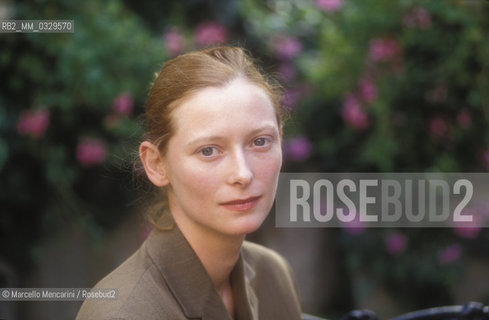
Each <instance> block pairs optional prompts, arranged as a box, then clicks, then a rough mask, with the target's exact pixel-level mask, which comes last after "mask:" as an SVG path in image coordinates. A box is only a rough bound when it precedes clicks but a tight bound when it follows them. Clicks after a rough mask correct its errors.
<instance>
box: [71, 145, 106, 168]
mask: <svg viewBox="0 0 489 320" xmlns="http://www.w3.org/2000/svg"><path fill="white" fill-rule="evenodd" d="M106 156H107V147H106V145H105V143H104V142H103V141H102V140H100V139H84V140H82V141H81V142H80V143H78V146H77V148H76V158H77V159H78V162H79V163H80V164H81V165H82V166H83V167H89V166H93V165H96V164H99V163H102V162H104V160H105V158H106Z"/></svg>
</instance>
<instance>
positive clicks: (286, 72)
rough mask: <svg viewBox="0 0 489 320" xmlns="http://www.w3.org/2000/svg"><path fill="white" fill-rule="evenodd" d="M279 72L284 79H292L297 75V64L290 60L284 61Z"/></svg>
mask: <svg viewBox="0 0 489 320" xmlns="http://www.w3.org/2000/svg"><path fill="white" fill-rule="evenodd" d="M278 73H279V74H280V77H281V78H282V79H283V80H284V81H291V80H292V79H294V77H295V75H296V73H297V72H296V70H295V66H294V65H293V64H292V63H290V62H284V63H282V64H280V66H279V67H278Z"/></svg>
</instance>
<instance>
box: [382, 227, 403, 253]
mask: <svg viewBox="0 0 489 320" xmlns="http://www.w3.org/2000/svg"><path fill="white" fill-rule="evenodd" d="M406 247H407V238H406V236H405V235H403V234H402V233H399V232H395V233H391V234H390V235H388V236H387V237H386V238H385V249H386V250H387V252H388V253H390V254H392V255H398V254H400V253H403V252H404V250H406Z"/></svg>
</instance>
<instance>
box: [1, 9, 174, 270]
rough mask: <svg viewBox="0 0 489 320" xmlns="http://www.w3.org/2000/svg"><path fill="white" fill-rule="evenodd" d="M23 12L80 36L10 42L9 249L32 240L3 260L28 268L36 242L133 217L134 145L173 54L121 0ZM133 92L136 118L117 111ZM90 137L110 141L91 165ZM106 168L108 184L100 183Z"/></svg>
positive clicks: (4, 96) (5, 61) (5, 212)
mask: <svg viewBox="0 0 489 320" xmlns="http://www.w3.org/2000/svg"><path fill="white" fill-rule="evenodd" d="M14 9H15V12H14V13H15V18H17V19H62V18H66V19H73V20H74V21H75V32H74V33H66V34H45V33H31V34H4V35H2V38H1V39H0V42H1V47H2V51H1V54H0V72H1V74H2V75H5V76H2V80H1V82H2V83H1V88H2V91H1V96H0V101H1V103H0V131H1V133H2V134H1V137H2V138H1V139H0V173H1V176H2V179H1V180H0V190H2V192H1V194H0V202H1V203H2V224H1V226H0V227H1V231H0V234H1V238H2V241H4V243H7V242H8V241H9V240H8V239H14V238H16V236H17V234H16V233H17V232H18V231H19V230H23V231H22V234H23V236H22V238H23V239H25V243H21V244H19V246H3V247H2V255H5V256H7V257H13V256H14V257H15V258H14V259H13V260H14V262H15V263H18V264H19V265H22V264H25V262H27V261H28V257H29V255H27V256H22V255H21V254H17V253H15V252H22V251H25V250H26V249H28V248H26V247H25V246H27V247H30V246H28V243H29V241H33V240H34V239H37V237H39V236H41V235H44V234H48V233H51V232H53V231H54V230H56V229H58V228H61V227H64V226H66V225H69V224H70V223H82V224H85V225H87V228H88V230H93V231H94V232H95V233H98V231H97V230H99V229H100V227H102V228H109V227H110V226H114V225H116V224H117V221H118V220H119V219H120V218H121V217H122V215H121V212H122V213H123V212H126V211H127V209H124V208H125V206H126V205H127V204H128V203H129V202H130V201H131V200H130V199H131V198H134V195H133V192H130V191H129V190H127V189H128V188H122V187H120V185H123V184H126V185H127V181H125V180H129V179H130V176H131V172H130V167H131V160H132V159H131V156H132V154H131V153H130V152H127V149H131V148H132V147H134V145H133V143H134V142H136V141H137V139H139V135H140V132H141V128H140V125H139V123H138V121H136V119H135V116H134V114H138V113H140V112H141V111H142V109H143V108H142V106H143V103H144V100H145V96H146V93H147V89H148V84H149V83H150V81H151V80H152V76H153V74H154V72H156V71H158V70H159V68H160V65H161V63H162V61H163V60H164V59H165V51H164V48H163V44H162V42H161V40H159V39H155V38H154V37H153V36H152V35H151V34H150V33H149V32H148V31H147V30H145V29H144V28H143V27H142V26H141V22H140V20H139V18H138V17H136V16H135V15H134V14H132V13H130V12H128V11H127V10H125V9H124V7H123V6H122V4H121V2H120V1H115V0H112V1H94V0H89V1H83V2H80V1H57V2H49V3H48V2H42V1H41V2H38V3H37V4H29V5H27V4H18V5H16V6H15V8H14ZM124 93H126V94H127V96H126V97H127V100H128V101H126V102H127V103H128V104H130V108H131V109H132V108H133V105H134V106H135V108H134V111H132V112H131V111H128V112H126V113H124V112H122V113H121V112H120V111H117V110H116V109H114V108H115V107H114V104H115V103H116V99H117V98H118V97H119V96H121V94H124ZM39 110H41V111H39ZM38 111H39V112H38ZM36 112H38V113H37V115H36V116H33V115H32V114H35V113H36ZM27 113H29V114H30V116H29V115H27ZM27 118H30V119H31V120H30V121H31V122H29V120H26V119H27ZM33 118H35V120H32V119H33ZM22 119H24V120H22ZM36 119H37V120H36ZM22 121H27V122H26V123H25V124H24V126H26V127H25V128H24V129H21V128H20V126H21V123H22ZM32 121H34V122H32ZM26 130H27V131H26ZM86 139H96V141H98V142H99V143H100V144H99V145H98V147H99V149H97V150H98V152H99V153H98V159H92V162H91V163H87V161H89V162H90V159H88V160H87V159H86V157H87V156H88V157H90V154H88V155H86V154H85V158H84V160H83V159H82V158H81V157H82V156H81V155H80V154H78V153H79V152H80V151H79V150H78V149H79V148H80V145H81V144H82V143H83V141H85V140H86ZM131 141H132V142H131ZM131 143H132V144H131ZM97 150H96V151H95V152H97ZM88 152H90V151H88ZM92 152H94V151H93V150H92ZM91 156H92V157H93V156H94V154H93V153H92V155H91ZM121 163H122V164H123V166H121ZM102 164H103V167H102V166H101V165H102ZM102 172H105V173H104V174H103V176H104V177H105V180H104V179H102V180H100V179H98V178H96V177H97V176H99V175H100V174H101V173H102ZM120 199H127V202H122V201H120ZM123 209H124V210H123ZM26 228H27V229H30V230H26Z"/></svg>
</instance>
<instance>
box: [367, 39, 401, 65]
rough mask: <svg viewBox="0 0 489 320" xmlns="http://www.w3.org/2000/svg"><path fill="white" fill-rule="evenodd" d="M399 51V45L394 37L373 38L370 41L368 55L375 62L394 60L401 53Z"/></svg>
mask: <svg viewBox="0 0 489 320" xmlns="http://www.w3.org/2000/svg"><path fill="white" fill-rule="evenodd" d="M401 51H402V50H401V47H400V45H399V43H398V42H397V40H395V39H391V38H382V39H373V40H371V41H370V48H369V52H368V56H369V58H370V59H372V60H373V61H377V62H383V61H391V60H395V59H396V58H397V57H398V56H399V55H400V54H401Z"/></svg>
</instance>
